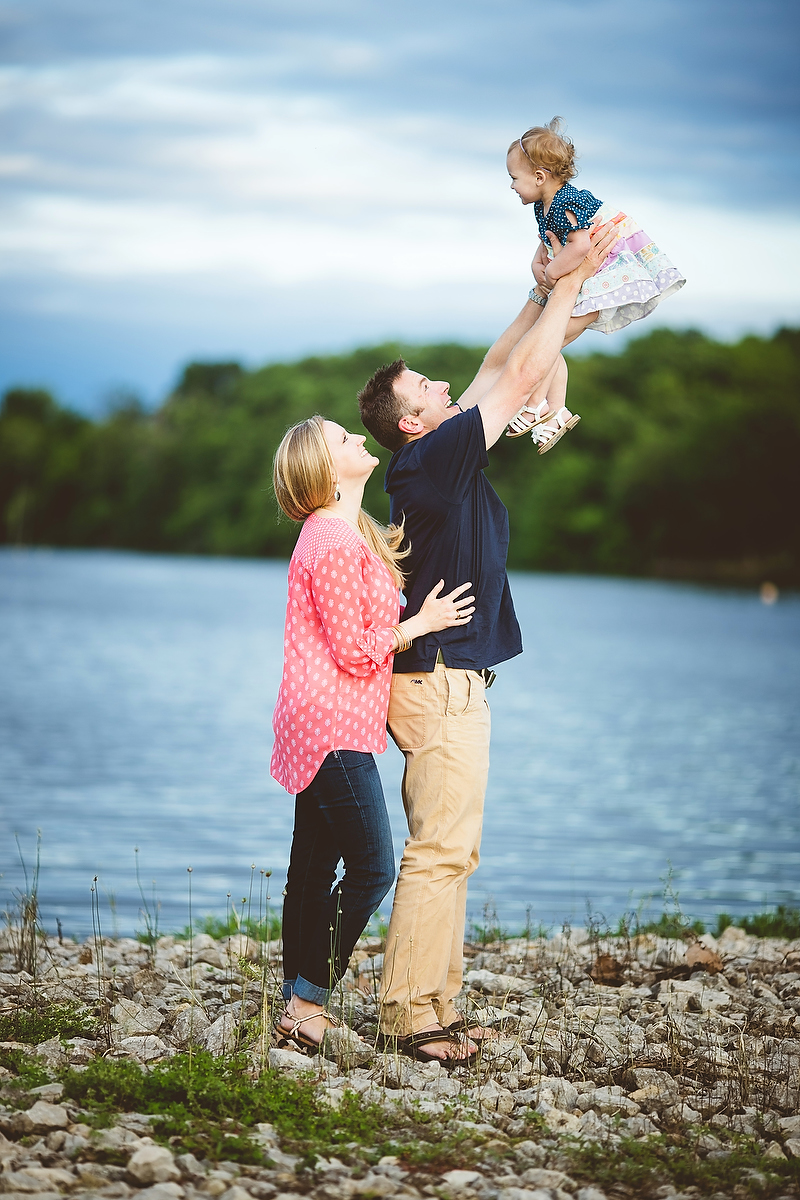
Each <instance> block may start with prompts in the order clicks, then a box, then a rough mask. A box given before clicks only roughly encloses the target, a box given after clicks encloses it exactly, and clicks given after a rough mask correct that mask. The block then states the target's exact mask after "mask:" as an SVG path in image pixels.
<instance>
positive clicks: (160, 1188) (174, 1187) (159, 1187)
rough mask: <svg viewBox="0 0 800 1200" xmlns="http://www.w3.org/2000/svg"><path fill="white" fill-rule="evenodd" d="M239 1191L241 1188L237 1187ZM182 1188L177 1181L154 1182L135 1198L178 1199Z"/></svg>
mask: <svg viewBox="0 0 800 1200" xmlns="http://www.w3.org/2000/svg"><path fill="white" fill-rule="evenodd" d="M239 1190H240V1191H241V1188H240V1189H239ZM183 1194H184V1193H183V1188H182V1187H181V1186H180V1184H177V1183H155V1184H153V1186H152V1187H148V1188H144V1189H143V1190H142V1191H141V1192H137V1193H136V1200H178V1197H180V1196H182V1195H183Z"/></svg>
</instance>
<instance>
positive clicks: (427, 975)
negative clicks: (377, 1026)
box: [381, 665, 490, 1035]
mask: <svg viewBox="0 0 800 1200" xmlns="http://www.w3.org/2000/svg"><path fill="white" fill-rule="evenodd" d="M389 728H390V730H391V732H392V736H393V737H394V739H395V741H396V742H397V744H398V746H399V747H400V749H401V750H402V751H403V754H404V756H405V760H406V762H405V772H404V775H403V804H404V806H405V810H406V817H407V818H408V828H409V835H410V836H409V838H408V840H407V841H406V845H405V851H404V853H403V859H402V862H401V865H400V876H399V878H398V881H397V888H396V890H395V899H394V907H393V909H392V916H391V919H390V922H389V931H388V934H387V938H386V954H385V957H384V967H383V979H382V984H381V1001H382V1015H381V1025H382V1028H383V1030H384V1032H387V1033H396V1034H400V1035H403V1034H408V1033H413V1032H417V1031H419V1030H420V1029H424V1028H425V1027H426V1026H427V1025H432V1024H435V1023H436V1022H437V1021H439V1022H440V1023H441V1024H449V1023H450V1022H451V1021H453V1020H454V1019H455V1017H456V1015H457V1014H456V1012H455V1010H454V1008H453V999H454V997H455V996H456V995H457V994H458V992H459V991H460V989H461V979H462V961H463V947H464V921H465V915H466V902H467V880H468V878H469V876H470V875H471V874H472V873H473V871H474V870H475V869H476V867H477V865H478V852H479V846H480V836H481V827H482V824H483V802H484V796H485V793H486V780H487V776H488V771H489V733H490V716H489V706H488V704H487V703H486V696H485V688H484V683H483V679H482V678H481V676H480V675H479V674H478V673H477V672H476V671H464V670H460V669H454V668H449V667H445V666H443V665H438V666H437V667H436V669H435V670H434V671H432V672H425V673H422V674H419V675H411V674H409V675H406V674H403V675H395V676H394V677H393V679H392V694H391V699H390V702H389Z"/></svg>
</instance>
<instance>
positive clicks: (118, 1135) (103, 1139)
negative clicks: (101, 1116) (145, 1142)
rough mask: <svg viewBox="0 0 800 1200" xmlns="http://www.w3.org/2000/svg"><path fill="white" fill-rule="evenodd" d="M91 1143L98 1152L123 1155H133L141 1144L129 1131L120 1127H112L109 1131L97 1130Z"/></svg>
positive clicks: (139, 1139) (138, 1138) (140, 1140)
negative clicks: (108, 1151)
mask: <svg viewBox="0 0 800 1200" xmlns="http://www.w3.org/2000/svg"><path fill="white" fill-rule="evenodd" d="M92 1143H93V1145H95V1146H96V1147H97V1148H98V1149H99V1150H116V1151H119V1152H120V1153H123V1154H133V1152H134V1151H135V1150H138V1148H139V1147H140V1146H141V1144H142V1139H141V1138H140V1137H137V1136H136V1134H135V1133H132V1132H131V1130H130V1129H123V1128H122V1126H120V1125H112V1126H111V1128H110V1129H99V1130H97V1132H96V1133H94V1134H93V1136H92Z"/></svg>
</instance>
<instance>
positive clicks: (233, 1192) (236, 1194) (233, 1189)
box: [221, 1183, 252, 1200]
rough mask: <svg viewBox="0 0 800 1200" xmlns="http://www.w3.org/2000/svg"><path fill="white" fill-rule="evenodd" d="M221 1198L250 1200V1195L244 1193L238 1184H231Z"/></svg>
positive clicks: (225, 1199)
mask: <svg viewBox="0 0 800 1200" xmlns="http://www.w3.org/2000/svg"><path fill="white" fill-rule="evenodd" d="M222 1196H223V1197H224V1200H252V1197H251V1195H250V1193H249V1192H246V1191H245V1190H244V1188H243V1187H240V1186H239V1184H238V1183H234V1184H232V1185H231V1186H230V1187H229V1188H228V1190H227V1192H223V1193H222ZM221 1200H222V1198H221Z"/></svg>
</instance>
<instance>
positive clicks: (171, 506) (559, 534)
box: [0, 329, 800, 584]
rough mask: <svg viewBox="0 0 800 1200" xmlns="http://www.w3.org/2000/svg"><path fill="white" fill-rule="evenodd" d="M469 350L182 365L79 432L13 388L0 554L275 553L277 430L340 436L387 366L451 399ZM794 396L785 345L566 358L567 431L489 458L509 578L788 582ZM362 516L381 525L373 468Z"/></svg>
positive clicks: (285, 548)
mask: <svg viewBox="0 0 800 1200" xmlns="http://www.w3.org/2000/svg"><path fill="white" fill-rule="evenodd" d="M483 353H484V352H483V350H482V349H480V348H474V347H466V346H460V345H451V344H448V345H433V346H414V347H407V346H400V345H393V344H388V345H382V346H375V347H370V348H366V349H360V350H356V351H355V352H353V353H352V354H347V355H338V356H329V357H314V358H307V359H305V360H303V361H302V362H297V363H277V364H273V365H271V366H267V367H263V368H261V369H259V370H254V371H248V370H244V369H243V368H242V367H240V366H239V365H238V364H236V363H212V364H207V363H193V364H191V365H189V366H188V367H186V369H185V371H184V372H183V376H182V378H181V380H180V383H179V384H178V386H177V387H176V388H175V390H174V391H173V392H172V393H171V395H169V396H168V397H167V398H166V400H165V401H164V403H163V404H162V405H161V406H160V407H159V408H158V409H157V410H156V411H152V412H151V411H146V410H144V409H143V408H142V407H140V406H139V405H137V404H135V403H130V404H127V405H123V406H121V407H118V408H116V409H115V410H114V411H112V412H110V413H109V414H108V415H106V416H105V417H103V418H102V419H98V420H90V419H88V418H87V417H84V416H80V415H78V414H76V413H74V412H71V411H70V410H68V409H66V408H64V407H62V406H60V405H59V404H58V403H57V402H56V401H55V400H54V399H53V398H52V397H51V396H50V395H49V394H48V393H46V392H42V391H33V390H29V389H19V388H18V389H13V390H11V391H9V392H7V393H6V395H5V397H4V399H3V403H2V408H1V409H0V538H1V539H2V540H3V541H5V542H6V543H8V544H15V545H48V546H75V547H79V546H80V547H117V548H128V549H135V550H147V551H158V552H166V553H191V554H215V555H246V556H287V555H288V554H289V553H290V552H291V549H292V546H293V544H294V539H295V536H296V533H297V529H296V527H295V526H293V525H292V524H291V522H289V521H287V520H285V519H279V518H278V513H277V509H276V505H275V501H274V497H273V495H272V491H271V485H270V477H271V464H272V456H273V453H274V450H275V447H276V446H277V444H278V442H279V440H280V438H281V436H282V435H283V433H284V431H285V430H286V428H287V427H288V426H289V425H290V424H292V423H293V422H294V421H296V420H299V419H301V418H303V417H306V416H308V415H309V414H311V413H314V412H321V413H323V414H324V415H325V416H328V417H331V418H333V419H334V420H337V421H339V422H341V423H342V424H344V425H347V426H348V427H350V428H352V429H359V428H360V424H359V420H358V411H357V407H356V400H355V396H356V392H357V390H358V388H359V387H360V386H361V384H362V383H363V382H364V380H365V379H366V378H367V377H368V376H369V375H370V374H371V372H372V371H373V370H374V369H375V368H376V367H377V366H379V365H380V364H381V363H384V362H387V361H389V360H391V359H393V358H395V357H397V355H399V354H403V356H404V357H405V358H406V359H407V361H408V362H409V364H410V365H411V366H413V367H414V369H415V370H418V371H421V372H423V373H424V374H426V375H428V376H429V377H430V378H434V379H448V380H450V382H451V385H452V387H451V393H452V394H453V395H454V396H458V395H459V394H460V392H461V391H462V390H463V389H464V388H465V387H466V385H467V384H468V383H469V381H470V380H471V378H472V377H473V375H474V374H475V372H476V370H477V369H478V367H479V365H480V362H481V359H482V357H483ZM799 382H800V331H798V330H791V329H782V330H780V331H779V332H778V333H776V334H775V336H774V337H771V338H760V337H755V336H751V337H745V338H743V339H742V340H741V341H740V342H738V343H737V344H736V345H727V344H723V343H720V342H716V341H713V340H711V339H709V338H707V337H705V336H704V335H702V334H700V333H697V332H692V331H689V332H673V331H669V330H665V329H657V330H655V331H654V332H652V333H650V334H649V335H647V336H645V337H642V338H639V339H637V340H633V341H631V342H629V343H628V344H627V345H626V347H625V348H624V350H623V351H622V352H621V353H619V354H615V355H608V354H592V355H590V356H588V357H581V358H573V359H571V360H570V392H569V396H570V406H571V407H572V408H573V410H574V411H576V412H579V413H580V414H581V415H582V417H583V420H582V422H581V424H580V425H579V426H578V427H577V428H576V429H575V430H574V431H573V432H572V433H570V434H568V435H567V436H566V437H565V438H563V439H562V440H561V442H560V443H559V444H558V446H557V447H555V448H554V449H553V450H552V451H551V452H549V453H548V454H546V455H543V456H540V455H537V454H536V452H535V448H534V447H533V446H532V444H531V442H530V440H529V439H527V438H524V439H519V440H516V441H514V440H508V439H501V440H500V443H499V444H498V445H497V446H496V447H495V448H494V450H493V451H492V454H491V466H490V467H489V470H488V475H489V477H490V479H491V480H492V482H493V484H494V486H495V487H496V488H497V491H498V492H499V493H500V495H501V497H502V498H503V500H504V501H505V503H506V504H507V505H508V508H509V510H510V513H511V529H512V541H511V556H510V562H511V565H512V566H514V567H518V568H535V569H542V570H556V571H586V572H606V573H620V574H652V575H661V576H674V577H685V578H706V579H719V580H726V579H727V580H730V581H732V582H742V583H744V582H758V581H759V580H761V579H765V578H769V579H771V580H773V581H775V582H778V583H793V584H796V583H798V582H800V532H799V530H800V523H799V522H798V517H799V516H800V387H798V383H799ZM378 452H379V454H380V457H381V459H382V461H383V463H384V464H385V463H386V462H387V461H388V457H389V455H388V453H387V452H386V451H384V450H378ZM366 505H367V507H368V508H369V509H370V511H372V512H373V514H374V515H375V516H377V517H379V518H381V519H385V518H386V516H387V513H388V503H387V498H386V496H385V495H384V493H383V471H382V470H381V469H378V470H377V471H376V473H375V475H374V476H373V478H372V480H370V483H369V485H368V487H367V494H366Z"/></svg>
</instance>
